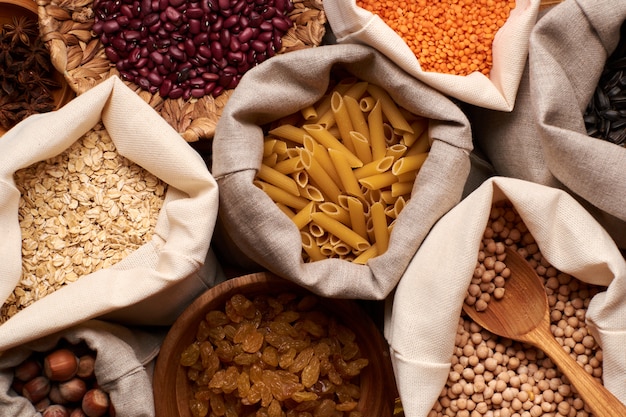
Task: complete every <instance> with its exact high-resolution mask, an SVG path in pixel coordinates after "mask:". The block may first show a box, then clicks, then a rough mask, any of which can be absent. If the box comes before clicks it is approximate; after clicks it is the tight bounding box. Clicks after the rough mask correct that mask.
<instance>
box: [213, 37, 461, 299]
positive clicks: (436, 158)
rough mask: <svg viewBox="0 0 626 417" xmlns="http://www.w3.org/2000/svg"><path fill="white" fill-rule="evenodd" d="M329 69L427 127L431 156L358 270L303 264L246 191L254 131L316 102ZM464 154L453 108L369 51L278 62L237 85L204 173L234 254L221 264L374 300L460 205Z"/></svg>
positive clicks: (272, 217)
mask: <svg viewBox="0 0 626 417" xmlns="http://www.w3.org/2000/svg"><path fill="white" fill-rule="evenodd" d="M333 68H341V69H342V70H345V71H347V72H348V73H349V74H351V75H353V76H355V77H356V78H358V79H361V80H364V81H370V82H372V83H375V84H378V85H379V86H380V87H382V88H383V89H385V90H386V91H387V92H388V93H389V94H390V95H391V96H392V98H393V99H394V100H395V101H396V102H397V103H398V104H399V105H400V106H402V107H404V108H406V109H407V110H409V111H411V112H413V113H415V114H418V115H423V116H425V117H427V118H430V119H431V121H430V126H429V129H430V130H429V131H430V136H431V138H432V140H433V143H432V147H431V150H430V156H428V158H427V160H426V162H425V164H424V165H423V167H422V168H421V170H420V172H419V174H418V176H417V179H416V181H415V184H414V187H413V191H412V197H411V199H410V200H409V202H408V204H407V205H406V207H405V208H404V209H403V211H402V212H401V213H400V215H399V216H398V218H397V219H396V223H395V226H394V229H393V231H392V233H391V239H390V243H389V248H388V250H387V251H386V252H385V253H384V254H382V255H380V256H377V257H375V258H372V259H370V261H369V262H368V263H367V264H366V265H357V264H354V263H351V262H347V261H342V260H339V259H325V260H321V261H317V262H312V263H303V261H302V255H301V252H302V241H301V237H300V233H299V231H298V229H297V227H296V226H295V225H294V223H293V222H292V221H291V219H289V218H288V217H287V216H286V215H285V214H283V213H282V212H281V211H280V209H278V207H277V206H276V205H275V204H274V203H273V201H272V200H271V199H270V198H269V196H268V195H267V194H265V192H264V191H262V190H261V189H259V188H257V187H256V186H255V185H254V184H253V179H254V178H255V176H256V172H257V169H259V167H260V164H261V159H262V158H261V157H262V150H263V142H264V140H263V132H262V131H261V128H260V127H259V126H260V125H263V124H265V123H268V122H270V121H273V120H276V119H278V118H280V117H282V116H286V115H290V114H292V113H294V112H296V111H298V110H300V109H302V108H303V107H305V106H306V105H308V104H312V103H315V102H316V101H317V100H318V99H319V98H320V97H322V95H323V94H324V93H325V92H326V89H327V87H328V85H329V77H330V76H331V70H332V69H333ZM471 147H472V143H471V134H470V131H469V126H468V121H467V119H466V118H465V116H464V114H463V113H462V112H461V111H460V110H459V108H458V107H457V106H456V105H455V104H454V103H453V102H451V101H450V100H449V99H447V98H446V97H444V96H443V95H442V94H440V93H438V92H437V91H436V90H434V89H432V88H431V87H429V86H427V85H425V84H423V83H421V82H419V81H417V80H415V79H414V78H413V77H411V76H410V75H408V74H406V73H404V72H403V71H401V70H400V69H399V68H398V67H397V66H395V65H394V64H393V63H392V62H391V61H390V60H388V59H387V58H385V57H384V56H383V55H381V54H380V53H378V52H377V51H376V50H374V49H373V48H370V47H367V46H363V45H330V46H322V47H319V48H313V49H309V50H305V51H296V52H293V53H290V54H286V55H284V56H277V57H275V58H274V59H272V60H271V62H270V61H268V62H267V63H264V64H263V65H259V66H258V67H257V68H255V69H254V70H252V71H250V72H249V73H248V74H246V76H244V77H243V78H242V81H241V84H240V86H239V87H238V88H237V89H236V91H235V93H234V94H233V96H232V97H231V99H230V100H229V102H228V104H227V106H226V107H225V108H224V114H223V116H222V118H221V119H220V122H219V123H218V126H217V129H216V135H215V141H214V145H213V166H212V173H213V175H214V176H215V178H216V179H217V182H218V185H219V187H220V214H219V218H218V228H219V229H223V232H224V234H225V235H226V236H227V237H228V238H229V239H230V240H232V242H234V248H235V249H238V250H239V251H240V252H241V253H240V254H236V253H231V254H230V255H228V256H227V257H225V258H224V259H225V260H226V259H230V261H233V262H238V263H243V261H244V260H245V259H249V260H252V261H253V262H254V263H256V264H258V265H260V266H262V267H263V268H266V269H268V270H270V271H271V272H274V273H275V274H277V275H279V276H281V277H284V278H287V279H290V280H293V281H295V282H297V283H299V284H301V285H303V286H304V287H306V288H309V289H311V290H313V292H316V293H319V294H322V295H325V296H340V297H347V298H367V299H372V298H374V299H382V298H384V297H385V296H386V295H387V294H388V293H389V292H390V291H391V290H392V289H393V287H395V285H396V284H397V282H398V280H399V279H400V276H401V274H402V272H403V271H404V268H405V267H406V265H407V264H408V261H409V260H410V258H411V257H412V256H413V254H414V252H415V250H416V249H417V248H418V247H419V245H420V243H421V241H422V240H423V239H424V237H425V236H426V234H427V233H428V230H429V229H430V227H431V226H432V225H433V224H434V223H435V222H436V221H437V219H439V218H440V217H441V216H442V215H443V214H444V213H445V212H447V211H448V210H449V209H450V208H451V207H453V206H454V205H455V204H456V203H458V202H459V200H460V198H461V194H462V191H463V187H464V184H465V182H466V179H467V176H468V172H469V168H470V162H469V152H470V150H471ZM220 235H221V233H216V239H217V241H218V242H220V244H221V240H220V238H219V236H220ZM216 250H218V246H217V245H216ZM236 256H240V258H237V259H235V257H236ZM225 262H226V261H225Z"/></svg>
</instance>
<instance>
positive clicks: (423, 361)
mask: <svg viewBox="0 0 626 417" xmlns="http://www.w3.org/2000/svg"><path fill="white" fill-rule="evenodd" d="M503 199H508V200H510V201H511V202H512V204H513V206H514V207H515V208H516V210H517V211H518V213H519V215H520V216H521V218H522V219H523V220H524V222H525V224H526V225H527V226H528V229H529V231H530V232H531V233H532V235H533V236H534V238H535V240H536V242H537V244H538V245H539V248H540V250H541V252H542V254H543V255H544V257H545V258H546V259H547V260H548V261H549V262H550V263H551V264H552V265H553V266H554V267H555V268H557V269H559V270H561V271H563V272H565V273H568V274H570V275H572V276H574V277H576V278H578V279H580V280H582V281H585V282H588V283H592V284H596V285H603V286H608V290H607V291H605V292H600V293H598V294H597V295H596V296H595V297H594V298H592V300H591V303H590V305H589V308H588V310H587V315H586V320H587V324H588V326H589V327H590V329H591V331H592V334H593V336H594V337H595V338H596V340H597V341H598V343H599V344H600V346H601V347H602V351H603V379H604V385H605V386H606V387H607V388H608V389H609V390H610V391H611V392H612V393H613V394H615V395H616V396H617V397H618V398H619V399H620V400H621V401H622V402H626V380H625V379H624V375H626V363H625V362H624V360H623V346H624V343H626V322H625V321H624V318H625V317H626V303H625V302H624V301H623V300H625V299H626V263H625V261H624V258H623V257H622V256H621V254H620V252H619V250H618V248H617V247H616V245H615V243H614V242H613V241H612V239H611V237H610V236H609V235H608V234H607V233H606V231H605V230H604V229H603V228H602V227H601V226H600V225H599V224H598V223H597V222H596V221H595V220H594V219H593V218H592V217H591V216H590V215H589V213H588V212H587V211H586V210H585V209H584V208H583V207H582V206H581V205H579V204H578V203H577V202H576V201H575V200H574V199H573V198H572V197H571V196H570V195H569V194H567V193H566V192H564V191H562V190H558V189H555V188H551V187H546V186H543V185H540V184H534V183H531V182H527V181H523V180H519V179H513V178H504V177H494V178H491V179H489V180H487V181H486V182H485V183H483V185H481V186H480V187H479V188H477V189H476V190H475V191H474V192H473V193H471V194H470V195H469V196H468V197H467V198H465V199H464V200H463V201H462V202H461V203H459V204H458V205H457V206H456V207H454V208H453V209H452V210H450V212H449V213H447V214H446V215H445V216H443V217H442V218H441V220H440V221H439V222H437V224H436V225H435V226H434V227H433V229H432V231H431V232H430V234H429V235H428V237H427V238H426V239H425V240H424V242H423V243H422V245H421V247H420V248H419V250H418V252H417V253H416V255H415V257H414V258H413V259H412V260H411V263H410V264H409V267H408V268H407V270H406V272H405V273H404V275H403V277H402V279H401V280H400V283H399V284H398V287H397V290H396V292H395V296H394V298H393V303H392V308H391V309H390V310H389V312H388V314H387V315H386V318H385V337H386V338H387V341H388V342H389V345H390V349H391V353H392V363H393V365H394V370H395V374H396V381H397V384H398V389H399V392H400V397H401V399H402V404H403V406H404V409H405V415H406V416H407V417H425V416H427V415H428V413H429V411H430V410H431V408H432V407H433V404H434V403H435V402H436V400H437V398H438V397H439V395H440V394H441V390H442V388H443V387H444V385H445V383H446V380H447V378H448V374H449V372H450V369H451V362H450V359H451V357H452V354H453V349H454V346H455V336H456V334H457V328H458V322H459V316H460V314H461V309H462V306H463V302H464V298H465V295H466V291H467V288H468V286H469V284H470V280H471V278H472V275H473V271H474V269H475V267H476V259H477V254H478V247H479V243H480V241H481V239H482V236H483V232H484V230H485V226H486V224H487V220H488V217H489V213H490V210H491V206H492V204H493V203H494V202H497V201H501V200H503Z"/></svg>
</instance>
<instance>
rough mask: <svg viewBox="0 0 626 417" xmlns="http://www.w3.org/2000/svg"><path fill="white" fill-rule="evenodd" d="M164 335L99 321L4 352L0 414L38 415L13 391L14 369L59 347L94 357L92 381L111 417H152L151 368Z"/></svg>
mask: <svg viewBox="0 0 626 417" xmlns="http://www.w3.org/2000/svg"><path fill="white" fill-rule="evenodd" d="M165 332H166V331H165V330H162V329H160V328H159V327H151V328H150V329H149V330H148V328H133V327H126V326H122V325H119V324H114V323H110V322H106V321H102V320H88V321H86V322H84V323H81V324H78V325H76V326H73V327H69V328H67V329H64V330H62V331H60V332H57V333H54V334H50V335H48V336H45V337H43V338H41V339H37V340H33V341H30V342H27V343H24V344H23V345H20V346H17V347H15V348H12V349H10V350H7V351H5V352H3V353H2V355H0V414H2V415H3V416H12V417H31V416H34V415H40V414H38V413H37V411H36V409H35V406H34V405H33V404H32V403H31V402H30V400H28V399H27V398H26V397H24V396H23V395H22V394H21V393H17V392H15V391H14V389H13V388H12V384H13V382H14V379H15V376H14V370H15V367H16V366H18V365H19V364H21V363H22V362H23V361H24V360H26V359H27V358H29V357H31V355H35V356H38V355H43V354H46V353H49V352H52V351H54V350H55V349H56V348H58V347H67V348H68V349H70V350H75V351H76V352H80V351H81V349H83V350H84V349H85V346H86V348H88V349H89V350H90V351H92V352H93V353H95V363H94V371H95V380H96V381H97V384H98V386H99V387H100V388H101V389H102V390H103V391H105V392H106V393H107V394H108V395H109V398H110V401H111V403H112V404H113V406H114V408H115V412H116V415H118V416H128V417H151V416H154V414H155V412H154V399H153V395H152V368H153V362H154V358H155V357H156V356H157V354H158V352H159V348H160V346H161V342H162V341H163V338H164V336H165Z"/></svg>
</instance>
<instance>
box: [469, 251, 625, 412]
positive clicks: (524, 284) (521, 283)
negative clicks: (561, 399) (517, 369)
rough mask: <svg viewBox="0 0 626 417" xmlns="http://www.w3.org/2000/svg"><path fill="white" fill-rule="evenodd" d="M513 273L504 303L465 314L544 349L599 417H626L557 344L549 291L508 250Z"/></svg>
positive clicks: (614, 400)
mask: <svg viewBox="0 0 626 417" xmlns="http://www.w3.org/2000/svg"><path fill="white" fill-rule="evenodd" d="M504 263H505V264H506V266H507V267H508V268H509V269H510V270H511V277H510V278H508V279H507V281H506V284H505V295H504V298H502V299H501V300H495V299H492V300H491V301H490V302H489V304H488V308H487V310H485V311H484V312H477V311H476V310H475V309H474V307H471V306H468V305H464V306H463V309H464V311H465V312H466V313H467V314H468V315H469V316H470V317H471V318H472V319H473V320H474V321H475V322H476V323H478V324H479V325H481V326H482V327H484V328H485V329H487V330H489V331H490V332H492V333H495V334H497V335H500V336H503V337H507V338H509V339H513V340H518V341H521V342H525V343H529V344H531V345H533V346H535V347H537V348H539V349H541V350H542V351H543V352H544V353H545V354H546V355H548V356H549V357H550V359H552V361H553V362H554V363H555V365H556V366H557V367H558V368H559V369H560V370H561V371H562V372H563V373H564V374H565V375H566V376H567V378H568V379H569V381H570V382H571V383H572V385H573V386H574V387H575V388H576V390H577V391H578V393H579V395H580V397H581V398H582V399H583V400H584V401H585V404H586V405H587V406H588V407H589V409H590V410H591V411H592V413H593V414H594V416H595V417H615V416H626V406H624V405H623V404H622V403H621V402H620V401H619V400H618V399H617V398H615V397H614V396H613V394H611V392H609V390H607V389H606V388H605V387H604V386H603V385H602V384H601V383H600V382H599V381H598V380H597V379H595V378H594V377H593V376H591V375H590V374H588V373H587V372H586V371H585V370H584V369H583V368H582V366H580V365H579V364H578V362H576V360H575V359H574V358H573V357H571V356H570V355H569V354H568V353H567V352H566V351H565V350H564V349H563V347H562V346H561V345H560V344H559V343H558V342H557V340H556V339H555V338H554V335H553V334H552V332H551V330H550V309H549V306H548V298H547V295H546V292H545V288H544V286H543V283H542V281H541V279H540V278H539V276H538V275H537V274H536V272H535V270H534V269H533V268H532V267H531V266H530V264H529V263H528V262H527V261H526V260H525V259H524V258H522V257H521V256H520V255H518V254H517V252H515V251H514V250H511V249H509V248H507V256H506V259H505V261H504Z"/></svg>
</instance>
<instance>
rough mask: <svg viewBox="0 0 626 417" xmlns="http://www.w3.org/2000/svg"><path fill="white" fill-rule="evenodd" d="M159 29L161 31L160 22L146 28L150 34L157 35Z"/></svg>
mask: <svg viewBox="0 0 626 417" xmlns="http://www.w3.org/2000/svg"><path fill="white" fill-rule="evenodd" d="M159 29H161V21H160V20H159V21H157V22H156V23H155V24H154V25H152V26H150V27H149V28H148V31H149V32H150V33H157V32H158V31H159Z"/></svg>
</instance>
